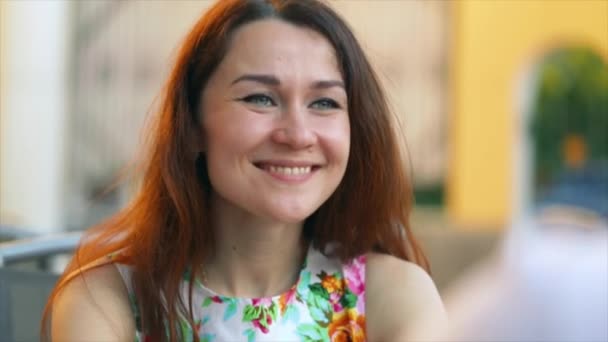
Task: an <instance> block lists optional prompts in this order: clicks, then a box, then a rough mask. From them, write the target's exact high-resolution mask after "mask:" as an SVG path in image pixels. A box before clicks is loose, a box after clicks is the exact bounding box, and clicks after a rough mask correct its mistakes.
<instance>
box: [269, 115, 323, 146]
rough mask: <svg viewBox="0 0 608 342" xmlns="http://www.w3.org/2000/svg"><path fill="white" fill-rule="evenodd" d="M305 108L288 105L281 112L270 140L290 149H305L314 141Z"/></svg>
mask: <svg viewBox="0 0 608 342" xmlns="http://www.w3.org/2000/svg"><path fill="white" fill-rule="evenodd" d="M307 119H308V118H307V112H306V110H305V109H301V108H298V107H296V106H290V108H286V109H285V110H284V111H283V113H281V118H280V119H279V123H278V125H277V128H276V129H275V130H274V131H273V133H272V140H273V141H274V142H276V143H278V144H282V145H287V146H289V147H291V148H292V149H306V148H309V147H310V146H312V145H314V144H315V143H316V139H317V136H316V134H315V132H314V130H313V129H312V127H311V125H310V122H309V120H307Z"/></svg>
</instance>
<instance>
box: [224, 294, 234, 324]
mask: <svg viewBox="0 0 608 342" xmlns="http://www.w3.org/2000/svg"><path fill="white" fill-rule="evenodd" d="M235 313H236V300H234V299H230V300H229V303H228V305H227V306H226V311H224V321H227V320H229V319H230V318H231V317H232V316H234V314H235Z"/></svg>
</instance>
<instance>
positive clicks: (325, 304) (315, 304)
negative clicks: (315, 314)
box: [306, 295, 332, 313]
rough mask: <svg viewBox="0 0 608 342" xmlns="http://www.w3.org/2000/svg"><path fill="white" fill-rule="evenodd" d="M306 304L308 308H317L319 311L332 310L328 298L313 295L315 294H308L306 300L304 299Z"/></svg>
mask: <svg viewBox="0 0 608 342" xmlns="http://www.w3.org/2000/svg"><path fill="white" fill-rule="evenodd" d="M306 304H307V305H308V308H309V309H310V308H319V309H320V310H321V311H323V312H326V313H327V312H331V311H332V306H331V303H330V302H329V300H328V299H325V298H323V297H321V296H315V295H311V296H308V298H307V300H306Z"/></svg>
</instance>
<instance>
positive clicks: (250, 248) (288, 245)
mask: <svg viewBox="0 0 608 342" xmlns="http://www.w3.org/2000/svg"><path fill="white" fill-rule="evenodd" d="M213 216H214V224H213V228H214V235H215V248H214V254H213V255H212V256H211V257H210V260H209V262H208V263H207V264H206V265H205V275H206V279H205V281H206V284H205V285H206V286H208V287H209V288H210V289H212V290H213V291H214V292H216V293H219V294H222V295H226V296H230V297H246V298H262V297H270V296H274V295H278V294H280V293H283V292H285V291H287V290H288V289H289V288H290V287H291V286H293V284H295V283H296V281H297V279H298V276H299V273H300V269H301V266H302V263H303V260H304V258H305V255H306V249H307V248H306V247H307V246H306V244H305V243H304V242H303V239H302V223H296V224H289V223H281V222H273V221H270V220H265V219H260V218H257V217H252V215H250V214H248V213H244V212H243V211H236V212H235V210H234V208H230V207H226V206H225V205H222V204H219V205H215V206H214V209H213Z"/></svg>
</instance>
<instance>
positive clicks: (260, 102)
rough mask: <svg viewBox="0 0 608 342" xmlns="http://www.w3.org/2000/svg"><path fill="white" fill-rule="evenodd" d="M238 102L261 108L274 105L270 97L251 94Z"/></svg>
mask: <svg viewBox="0 0 608 342" xmlns="http://www.w3.org/2000/svg"><path fill="white" fill-rule="evenodd" d="M240 101H243V102H245V103H250V104H253V105H256V106H261V107H270V106H274V105H276V104H275V103H274V101H273V100H272V98H270V96H267V95H264V94H253V95H249V96H245V97H243V98H242V99H240Z"/></svg>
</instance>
